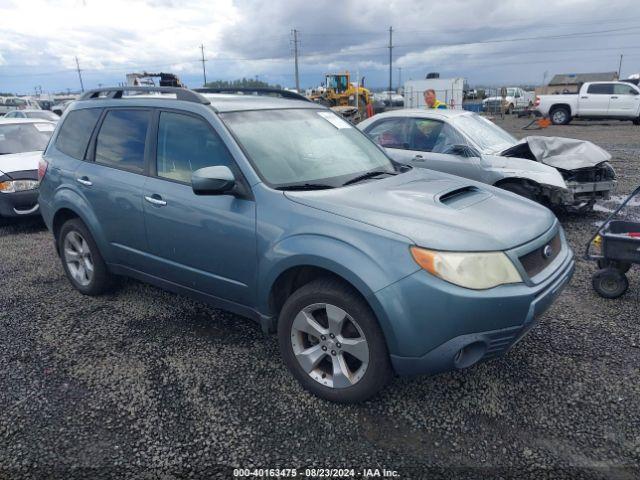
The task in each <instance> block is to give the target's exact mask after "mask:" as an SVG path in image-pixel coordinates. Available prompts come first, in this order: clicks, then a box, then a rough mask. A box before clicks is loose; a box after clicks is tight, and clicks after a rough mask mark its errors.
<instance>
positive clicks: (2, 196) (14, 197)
mask: <svg viewBox="0 0 640 480" xmlns="http://www.w3.org/2000/svg"><path fill="white" fill-rule="evenodd" d="M39 213H40V212H39V207H38V189H34V190H25V191H23V192H14V193H0V217H29V216H34V215H39Z"/></svg>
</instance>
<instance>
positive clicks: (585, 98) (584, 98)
mask: <svg viewBox="0 0 640 480" xmlns="http://www.w3.org/2000/svg"><path fill="white" fill-rule="evenodd" d="M580 98H581V99H583V100H587V99H588V98H589V97H580Z"/></svg>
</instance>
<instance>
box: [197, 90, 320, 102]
mask: <svg viewBox="0 0 640 480" xmlns="http://www.w3.org/2000/svg"><path fill="white" fill-rule="evenodd" d="M193 91H194V92H198V93H231V94H233V93H235V94H238V95H265V96H268V95H270V96H274V97H280V98H288V99H290V100H304V101H305V102H310V101H311V100H309V99H308V98H307V97H305V96H304V95H301V94H299V93H297V92H292V91H291V90H283V89H281V88H271V87H239V88H237V87H204V88H194V89H193Z"/></svg>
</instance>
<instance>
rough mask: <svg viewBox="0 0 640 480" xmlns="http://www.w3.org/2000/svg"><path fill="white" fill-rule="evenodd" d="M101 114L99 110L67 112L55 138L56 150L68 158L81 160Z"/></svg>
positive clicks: (89, 109)
mask: <svg viewBox="0 0 640 480" xmlns="http://www.w3.org/2000/svg"><path fill="white" fill-rule="evenodd" d="M101 112H102V109H100V108H88V109H83V110H74V111H73V112H69V114H68V115H67V117H66V118H65V120H64V123H63V124H62V127H60V133H58V137H57V138H56V148H57V149H58V150H60V151H61V152H62V153H64V154H66V155H69V156H70V157H73V158H76V159H78V160H83V159H84V154H85V152H86V151H87V145H88V144H89V139H90V138H91V134H92V133H93V129H94V128H95V126H96V123H97V121H98V118H99V117H100V113H101Z"/></svg>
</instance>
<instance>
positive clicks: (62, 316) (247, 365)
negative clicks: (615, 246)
mask: <svg viewBox="0 0 640 480" xmlns="http://www.w3.org/2000/svg"><path fill="white" fill-rule="evenodd" d="M527 122H528V121H527V120H526V119H517V118H511V119H508V120H504V121H499V122H498V123H500V124H502V125H503V126H504V127H505V128H507V129H509V130H510V131H512V132H513V133H514V134H515V135H517V136H525V135H526V134H530V133H533V134H544V135H561V136H570V137H576V138H583V139H588V140H592V141H594V142H596V143H598V144H600V145H601V146H603V147H604V148H606V149H608V150H609V151H610V152H611V153H612V154H613V155H614V161H613V164H614V166H615V168H616V169H617V171H618V175H619V177H620V179H621V182H620V188H619V193H620V194H626V193H628V192H629V191H630V190H631V189H632V188H633V187H634V186H635V185H636V184H637V183H638V182H639V181H640V166H639V165H640V164H639V163H638V157H639V155H640V127H634V126H632V125H631V124H630V123H618V122H611V124H601V123H600V124H597V123H591V124H580V123H576V124H571V125H568V126H565V127H551V128H548V129H546V130H544V131H538V132H527V131H525V130H522V129H521V127H522V126H524V125H525V124H526V123H527ZM614 203H615V201H613V202H609V203H608V204H605V205H602V207H603V208H601V210H605V209H606V208H611V206H612V205H613V204H614ZM604 216H605V213H604V211H602V212H595V213H593V214H590V215H588V216H584V217H578V216H567V215H563V216H562V218H561V221H562V223H563V225H564V226H565V228H566V231H567V234H568V238H569V241H570V242H571V245H572V246H573V248H574V249H575V251H576V252H582V250H583V246H584V243H585V242H586V240H587V239H588V237H589V235H590V234H591V232H592V231H593V228H594V223H595V222H597V221H600V220H602V219H603V218H604ZM0 270H1V274H0V287H1V289H0V291H1V295H0V332H1V333H2V334H1V335H0V479H4V478H18V477H24V478H31V477H33V478H35V477H37V478H41V477H60V478H98V477H119V478H124V477H126V478H162V479H172V478H184V477H188V476H195V477H210V476H214V475H216V474H217V475H219V476H225V477H226V476H231V471H230V470H229V468H231V467H243V468H251V467H271V468H274V467H280V468H298V469H301V468H304V467H305V466H315V467H335V468H337V467H352V468H361V467H369V468H374V467H380V468H382V467H385V468H387V469H392V470H397V471H398V472H399V475H400V476H401V477H402V478H419V477H424V476H427V475H428V476H430V477H431V478H433V477H434V476H444V477H449V478H450V477H453V476H460V477H469V478H478V477H484V476H497V475H498V474H500V475H502V476H503V477H517V478H523V477H531V478H573V477H578V476H579V477H581V478H615V479H631V478H638V476H639V475H640V469H639V465H640V413H639V412H640V370H639V368H638V366H639V365H640V322H639V318H640V296H639V295H640V293H639V292H640V278H639V277H640V275H639V274H638V270H640V269H635V271H634V270H632V272H630V280H631V285H632V286H631V289H630V291H629V293H628V294H627V295H626V296H624V297H623V298H621V299H618V300H613V301H607V300H604V299H601V298H599V297H598V296H596V294H595V293H594V292H593V290H592V288H591V283H590V279H591V274H592V273H593V272H594V266H593V265H592V264H590V263H587V262H584V261H582V260H578V265H577V272H576V275H575V277H574V279H573V281H572V283H571V284H570V285H569V287H568V288H567V289H566V290H565V293H564V294H563V295H562V296H561V297H560V298H559V300H558V301H557V302H556V304H555V305H554V306H553V307H552V308H551V309H550V310H549V311H548V312H547V313H546V314H545V315H544V317H543V318H542V320H541V322H540V324H539V326H537V327H536V328H535V329H533V331H531V332H530V334H529V335H528V336H527V337H525V339H524V340H523V341H522V342H520V343H519V344H518V345H517V346H516V347H515V348H514V349H513V350H512V351H511V352H509V353H508V354H507V355H506V356H505V357H503V358H502V359H499V360H495V361H492V362H489V363H485V364H481V365H479V366H476V367H474V368H471V369H468V370H466V371H461V372H452V373H447V374H443V375H440V376H437V377H432V378H427V377H420V378H413V379H404V378H403V379H396V380H394V381H393V383H392V384H391V385H390V386H389V387H388V388H387V389H386V390H385V391H384V392H383V393H382V394H381V395H379V396H378V397H376V398H375V399H373V400H371V401H369V402H367V403H365V404H362V405H357V406H341V405H334V404H331V403H327V402H324V401H321V400H318V399H317V398H315V397H312V396H310V395H309V394H307V393H305V392H304V391H303V390H302V389H301V388H300V387H299V386H298V384H297V383H296V382H295V381H294V380H293V378H292V377H291V376H290V375H289V374H288V372H287V370H286V369H285V367H284V365H283V364H282V363H281V361H280V359H279V355H278V348H277V343H276V339H275V337H265V336H263V334H262V333H261V331H260V329H259V327H258V326H257V325H255V324H253V323H252V322H250V321H246V320H244V319H242V318H239V317H237V316H234V315H231V314H228V313H225V312H221V311H219V310H215V309H212V308H209V307H207V306H204V305H202V304H199V303H197V302H194V301H191V300H188V299H185V298H182V297H178V296H176V295H173V294H169V293H165V292H163V291H161V290H158V289H156V288H153V287H150V286H146V285H143V284H140V283H137V282H134V281H124V282H123V284H122V286H121V287H120V288H119V289H118V290H117V291H116V292H114V293H113V294H111V295H108V296H105V297H101V298H89V297H84V296H82V295H80V294H79V293H77V292H76V291H74V290H73V289H72V288H71V286H70V284H69V283H68V282H67V281H66V279H65V277H64V274H63V270H62V267H61V265H60V262H59V260H58V258H57V257H56V255H55V253H54V249H53V243H52V240H51V236H50V234H49V233H48V232H47V231H46V229H45V228H44V227H43V225H42V224H41V223H40V222H38V221H31V222H20V223H11V224H9V225H7V226H4V227H0ZM450 469H455V470H450ZM356 475H357V472H356Z"/></svg>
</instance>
